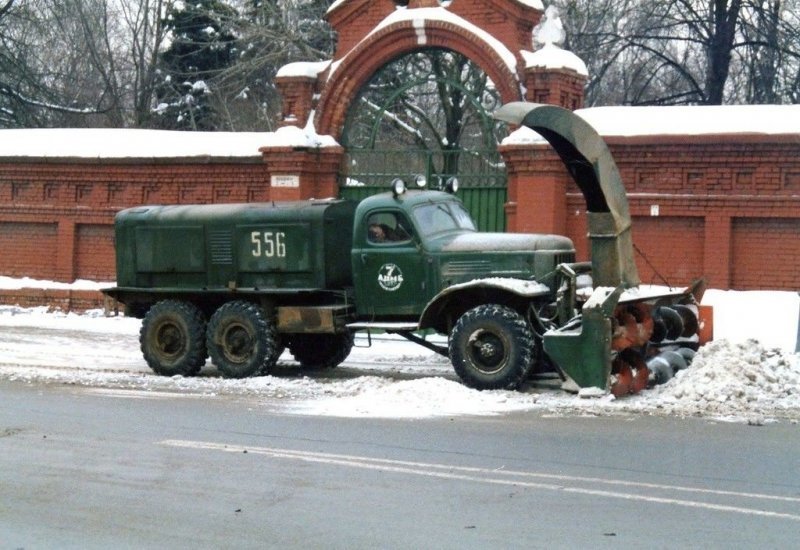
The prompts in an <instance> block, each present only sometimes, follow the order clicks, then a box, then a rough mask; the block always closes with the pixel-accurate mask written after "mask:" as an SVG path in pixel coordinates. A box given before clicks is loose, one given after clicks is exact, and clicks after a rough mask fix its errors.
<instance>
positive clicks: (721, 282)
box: [703, 213, 732, 288]
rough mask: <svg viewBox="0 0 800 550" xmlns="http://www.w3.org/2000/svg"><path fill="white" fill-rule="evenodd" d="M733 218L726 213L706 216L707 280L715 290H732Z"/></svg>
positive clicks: (705, 261)
mask: <svg viewBox="0 0 800 550" xmlns="http://www.w3.org/2000/svg"><path fill="white" fill-rule="evenodd" d="M731 233H732V232H731V217H730V216H729V215H726V214H725V213H718V214H717V213H715V214H710V215H708V216H706V220H705V243H704V247H703V258H704V263H705V266H704V269H703V272H704V273H705V276H706V280H707V282H708V284H709V286H711V287H713V288H730V284H731V239H732V235H731Z"/></svg>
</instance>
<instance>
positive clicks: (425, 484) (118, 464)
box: [0, 381, 800, 549]
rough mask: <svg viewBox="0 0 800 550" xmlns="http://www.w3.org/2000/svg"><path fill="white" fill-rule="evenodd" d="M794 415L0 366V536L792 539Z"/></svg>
mask: <svg viewBox="0 0 800 550" xmlns="http://www.w3.org/2000/svg"><path fill="white" fill-rule="evenodd" d="M798 436H800V426H798V425H795V424H790V423H782V424H772V425H766V426H747V425H742V424H724V423H713V422H709V421H708V420H699V419H674V418H663V417H661V418H656V417H634V416H619V417H591V418H589V417H548V416H547V415H542V414H541V413H525V414H515V415H509V416H502V417H488V418H487V417H483V418H475V417H456V418H445V419H431V420H413V421H409V420H375V419H337V418H323V417H304V416H290V415H285V414H276V413H274V412H270V408H269V407H268V406H267V404H266V403H264V402H259V401H256V400H247V399H239V398H232V397H230V396H228V397H199V396H187V395H182V394H168V393H155V392H138V391H124V390H105V389H97V388H80V387H71V386H54V385H53V386H36V385H26V384H22V383H18V382H6V381H2V382H0V499H1V500H0V548H26V549H36V548H108V547H114V548H127V547H130V548H156V547H158V548H188V547H192V548H348V549H352V548H459V549H462V548H483V549H485V548H620V547H622V548H689V547H695V548H696V547H705V548H759V549H761V548H790V547H796V546H797V544H798V542H797V541H798V539H799V538H800V459H799V458H798V457H800V452H799V451H800V437H798Z"/></svg>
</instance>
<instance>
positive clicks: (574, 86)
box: [525, 67, 586, 111]
mask: <svg viewBox="0 0 800 550" xmlns="http://www.w3.org/2000/svg"><path fill="white" fill-rule="evenodd" d="M585 85H586V77H585V76H583V75H580V74H578V73H577V72H575V71H573V70H570V69H547V68H543V67H527V68H526V69H525V99H526V100H527V101H532V102H534V103H546V104H548V105H558V106H559V107H564V108H565V109H570V110H572V111H574V110H575V109H581V108H583V101H584V94H583V88H584V86H585Z"/></svg>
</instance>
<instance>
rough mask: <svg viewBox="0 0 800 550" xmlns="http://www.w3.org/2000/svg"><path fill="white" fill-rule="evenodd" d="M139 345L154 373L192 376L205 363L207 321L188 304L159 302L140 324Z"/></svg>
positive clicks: (198, 311)
mask: <svg viewBox="0 0 800 550" xmlns="http://www.w3.org/2000/svg"><path fill="white" fill-rule="evenodd" d="M139 344H140V346H141V349H142V355H144V359H145V361H147V364H148V365H149V366H150V368H151V369H153V372H155V373H156V374H161V375H164V376H175V375H177V374H180V375H183V376H191V375H193V374H197V373H198V372H199V371H200V369H201V368H202V367H203V365H204V364H205V362H206V356H207V354H206V320H205V317H203V313H202V312H201V311H200V310H199V309H198V308H197V307H196V306H195V305H194V304H191V303H189V302H182V301H178V300H162V301H160V302H157V303H156V304H154V305H153V307H151V308H150V309H149V310H148V312H147V314H146V315H145V316H144V320H143V321H142V328H141V330H140V331H139Z"/></svg>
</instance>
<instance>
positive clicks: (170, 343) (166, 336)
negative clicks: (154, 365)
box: [156, 323, 183, 357]
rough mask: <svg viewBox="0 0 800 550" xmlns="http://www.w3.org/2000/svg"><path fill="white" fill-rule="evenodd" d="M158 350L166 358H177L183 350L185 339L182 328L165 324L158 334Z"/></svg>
mask: <svg viewBox="0 0 800 550" xmlns="http://www.w3.org/2000/svg"><path fill="white" fill-rule="evenodd" d="M156 342H157V344H158V350H159V351H160V352H161V353H163V354H164V355H166V356H170V357H171V356H175V355H178V354H179V353H180V351H181V350H182V349H183V338H182V336H181V331H180V328H178V327H177V326H175V325H173V324H172V323H164V324H163V325H161V326H160V327H158V331H157V333H156Z"/></svg>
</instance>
